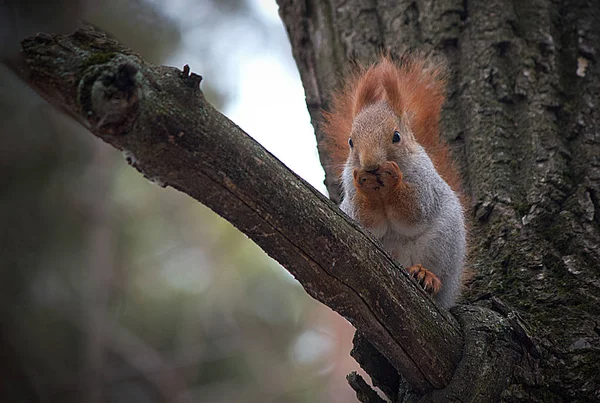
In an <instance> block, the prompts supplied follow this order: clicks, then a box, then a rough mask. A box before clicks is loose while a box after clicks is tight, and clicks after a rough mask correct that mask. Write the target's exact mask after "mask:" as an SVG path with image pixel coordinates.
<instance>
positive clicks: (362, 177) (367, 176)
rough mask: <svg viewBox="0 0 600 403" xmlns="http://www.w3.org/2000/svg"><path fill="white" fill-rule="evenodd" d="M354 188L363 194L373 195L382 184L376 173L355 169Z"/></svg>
mask: <svg viewBox="0 0 600 403" xmlns="http://www.w3.org/2000/svg"><path fill="white" fill-rule="evenodd" d="M354 186H355V187H356V189H357V190H359V191H361V192H363V193H367V194H373V193H377V192H378V191H379V189H381V188H382V187H383V186H384V184H383V182H382V181H381V179H379V175H377V174H376V173H373V172H369V171H364V170H362V169H355V170H354Z"/></svg>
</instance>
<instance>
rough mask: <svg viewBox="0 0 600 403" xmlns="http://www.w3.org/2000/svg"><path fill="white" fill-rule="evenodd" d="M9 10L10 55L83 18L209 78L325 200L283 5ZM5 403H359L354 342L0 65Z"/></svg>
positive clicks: (240, 241)
mask: <svg viewBox="0 0 600 403" xmlns="http://www.w3.org/2000/svg"><path fill="white" fill-rule="evenodd" d="M98 3H100V4H96V3H95V2H93V1H92V0H88V1H87V2H86V1H84V0H56V1H43V0H25V1H19V0H8V1H0V56H1V58H2V59H3V60H5V61H9V62H10V60H11V58H12V57H14V55H15V54H17V52H18V49H19V47H18V46H19V45H18V41H19V40H20V39H22V38H23V37H24V36H27V35H31V34H34V33H36V32H39V31H45V32H70V31H71V30H72V29H74V28H75V27H76V25H77V20H78V18H85V19H86V20H88V21H90V22H92V23H94V24H95V25H97V26H99V27H100V28H102V29H104V30H105V31H107V32H108V33H110V34H111V35H113V36H114V37H116V38H117V39H119V40H120V41H121V42H123V43H124V44H126V45H127V46H129V47H131V48H133V49H134V50H135V51H137V52H138V53H140V54H141V55H142V56H143V57H144V58H145V59H147V60H149V61H152V62H155V63H161V64H167V65H172V66H176V67H179V68H181V67H182V66H183V65H184V64H189V65H190V67H191V69H192V71H194V72H196V73H198V74H201V75H202V76H203V77H204V81H203V83H202V89H203V91H204V92H205V94H206V95H207V96H208V98H209V99H210V100H211V102H212V103H213V104H214V105H215V106H217V107H218V108H219V109H220V110H221V111H223V113H225V114H226V115H227V116H229V117H230V118H231V119H232V120H233V121H235V122H236V123H237V124H238V125H239V126H241V127H242V128H243V129H244V130H246V131H247V132H248V133H249V134H250V135H251V136H253V137H254V138H256V139H257V140H258V141H259V142H261V143H262V144H263V145H264V146H265V147H266V148H267V149H269V150H270V151H271V152H272V153H274V154H275V155H276V156H277V157H278V158H279V159H280V160H282V161H283V162H284V163H285V164H286V165H288V166H289V167H290V168H291V169H293V170H294V171H296V172H297V173H298V174H300V175H301V176H302V177H304V178H305V179H306V180H308V181H309V182H310V183H311V184H312V185H313V186H315V187H316V188H318V189H319V190H320V191H322V192H325V189H324V186H323V184H322V181H323V172H322V170H321V167H320V166H319V163H318V158H317V152H316V145H315V140H314V134H313V131H312V126H311V125H310V122H309V116H308V112H307V111H306V106H305V103H304V92H303V89H302V86H301V83H300V79H299V76H298V73H297V71H296V67H295V64H294V61H293V59H292V55H291V50H290V48H289V44H288V40H287V37H286V33H285V30H284V28H283V26H282V24H281V22H280V20H279V18H278V15H277V5H276V4H275V0H171V1H166V0H165V1H158V0H108V1H104V2H98ZM0 134H1V142H0V169H1V172H2V173H1V175H0V402H115V403H117V402H142V403H144V402H216V403H218V402H248V403H250V402H334V403H335V402H355V401H356V399H355V397H354V394H353V392H352V391H351V390H350V388H349V387H348V386H347V384H346V381H345V375H346V374H347V373H348V372H350V371H351V370H353V369H356V367H357V365H356V364H355V363H354V362H353V361H352V359H351V358H350V357H349V356H348V353H349V350H350V348H351V343H350V340H351V338H352V328H351V326H350V325H349V324H348V323H347V322H346V321H345V320H343V319H342V318H340V317H339V316H338V315H336V314H334V313H333V312H331V311H330V310H329V309H328V308H327V307H324V306H322V305H320V304H318V303H317V302H315V301H314V300H312V299H310V297H308V296H307V295H306V294H305V292H304V290H303V289H302V288H301V287H300V285H299V284H298V283H297V282H296V281H295V280H294V279H293V278H292V277H291V276H290V275H289V274H288V273H287V272H286V271H285V270H284V269H282V268H281V267H280V266H279V265H278V264H277V263H276V262H274V261H273V260H271V259H269V258H268V257H267V256H266V255H265V254H264V253H263V252H262V251H261V250H260V249H259V248H258V247H257V246H256V245H254V244H253V243H252V242H251V241H249V240H248V239H247V238H246V237H245V236H244V235H243V234H241V233H239V232H238V231H237V230H235V229H234V228H233V227H232V226H231V225H230V224H228V223H227V222H225V221H224V220H222V219H220V218H219V217H217V216H216V215H215V214H213V213H212V212H211V211H210V210H208V209H207V208H206V207H204V206H202V205H200V204H198V203H197V202H195V201H193V200H191V199H190V198H188V197H187V196H185V195H183V194H181V193H178V192H176V191H174V190H173V189H163V188H160V187H158V186H156V185H153V184H151V183H149V182H148V181H147V180H145V179H144V178H143V177H142V176H141V175H140V174H138V173H137V172H136V171H134V170H133V169H131V168H129V166H128V165H127V164H126V162H125V161H124V158H123V156H122V155H121V154H120V153H119V152H118V151H116V150H114V149H112V148H110V147H109V146H107V145H105V144H104V143H102V142H101V141H99V140H97V139H95V138H94V137H93V136H92V135H90V134H89V133H86V132H85V131H84V130H83V129H82V128H81V127H80V126H79V125H78V124H76V123H75V122H73V121H71V120H70V119H69V118H67V117H65V116H63V115H62V114H60V113H59V112H57V111H56V110H55V109H53V108H52V107H51V106H49V105H48V104H46V103H45V102H44V101H43V100H41V99H40V98H39V97H38V96H36V95H35V94H34V93H33V92H32V91H31V90H30V89H29V88H27V86H26V85H24V84H23V83H22V82H20V81H19V80H18V79H17V78H16V77H15V76H14V75H13V73H12V72H11V70H10V69H9V68H7V66H6V65H5V64H0Z"/></svg>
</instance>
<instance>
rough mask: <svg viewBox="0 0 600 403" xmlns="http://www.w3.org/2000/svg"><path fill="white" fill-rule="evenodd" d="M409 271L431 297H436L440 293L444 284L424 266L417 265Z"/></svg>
mask: <svg viewBox="0 0 600 403" xmlns="http://www.w3.org/2000/svg"><path fill="white" fill-rule="evenodd" d="M407 271H408V273H409V274H410V275H411V276H413V277H414V278H415V279H416V280H417V281H418V282H419V284H421V286H422V287H423V289H425V291H427V292H428V293H430V294H431V295H436V294H437V293H438V292H440V289H441V288H442V282H441V281H440V279H439V278H438V277H437V276H436V275H435V274H433V273H432V272H430V271H429V270H427V269H426V268H424V267H423V266H422V265H420V264H416V265H414V266H411V267H409V268H408V269H407Z"/></svg>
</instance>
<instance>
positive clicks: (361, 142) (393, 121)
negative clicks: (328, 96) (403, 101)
mask: <svg viewBox="0 0 600 403" xmlns="http://www.w3.org/2000/svg"><path fill="white" fill-rule="evenodd" d="M408 120H409V116H408V115H404V116H398V115H397V114H396V113H395V112H394V111H393V110H392V108H391V107H390V106H389V105H388V104H387V102H385V101H379V102H376V103H373V104H370V105H367V106H365V107H364V108H363V109H362V110H361V111H360V112H359V113H358V114H357V115H356V117H355V118H354V121H353V122H352V129H351V132H350V138H349V139H348V145H349V146H350V155H349V157H348V163H349V164H350V165H351V166H352V167H353V168H358V169H361V170H364V171H369V172H374V171H377V169H378V168H379V166H380V165H381V164H383V163H384V162H385V161H395V162H396V163H397V164H398V165H399V166H400V168H402V165H404V164H403V162H406V161H407V160H408V159H409V158H410V156H411V154H413V153H415V152H416V151H417V146H418V144H417V142H416V140H415V137H414V135H413V133H412V131H411V130H410V124H409V121H408Z"/></svg>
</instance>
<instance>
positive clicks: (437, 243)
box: [320, 57, 466, 308]
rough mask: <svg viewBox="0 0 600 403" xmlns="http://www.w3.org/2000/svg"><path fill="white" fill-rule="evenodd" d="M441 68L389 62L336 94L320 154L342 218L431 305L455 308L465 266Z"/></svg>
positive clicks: (363, 71)
mask: <svg viewBox="0 0 600 403" xmlns="http://www.w3.org/2000/svg"><path fill="white" fill-rule="evenodd" d="M443 71H444V70H443V68H442V67H441V66H438V65H435V64H433V63H431V62H429V61H427V60H425V59H420V58H405V59H404V60H403V61H402V62H401V63H400V64H396V63H395V62H393V61H392V60H391V59H390V58H389V57H382V58H381V59H380V60H379V62H378V63H376V64H374V65H372V66H371V67H368V68H362V69H360V70H359V71H358V73H356V74H355V75H354V76H352V77H350V79H349V80H347V81H346V85H345V87H344V88H343V89H342V90H341V91H339V92H337V93H335V94H334V96H333V101H332V108H331V111H330V112H325V113H324V118H325V119H324V120H325V122H324V123H325V124H324V132H325V134H326V135H325V139H324V141H322V142H321V144H320V147H321V148H322V150H324V151H325V152H326V153H328V155H329V156H330V157H331V159H332V162H333V166H332V169H333V170H334V172H335V174H336V175H339V176H340V177H341V184H342V190H343V192H342V197H343V198H342V202H341V204H340V208H341V209H342V210H343V211H344V212H345V213H346V214H348V215H349V216H350V217H351V218H353V219H355V220H357V221H358V222H359V223H360V224H362V226H363V227H365V228H366V229H368V230H369V231H370V232H371V233H372V234H373V235H374V236H375V237H376V238H377V239H379V240H380V241H381V243H382V244H383V247H384V248H385V249H386V250H387V251H388V252H389V253H390V254H391V255H392V257H393V258H395V259H396V260H397V261H398V262H399V263H400V264H401V265H403V266H404V267H405V268H406V269H407V270H408V272H409V273H410V274H411V275H413V276H414V277H415V278H416V279H417V280H418V281H419V282H420V284H421V285H422V286H423V287H424V288H425V289H426V290H427V291H429V292H430V293H431V294H432V295H434V297H435V299H436V300H437V301H438V302H439V303H440V305H442V306H443V307H446V308H449V307H451V306H453V305H454V302H455V299H456V297H457V295H458V292H459V288H460V278H461V274H462V271H463V267H464V262H465V253H466V230H465V219H464V213H463V207H462V205H461V197H460V195H459V192H460V180H459V175H458V172H457V171H456V169H455V168H454V165H453V162H452V160H451V157H450V150H449V148H448V145H447V144H445V143H444V142H443V140H442V139H441V138H440V131H439V119H440V112H441V108H442V104H443V103H444V92H445V81H444V78H443V75H444V74H443Z"/></svg>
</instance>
